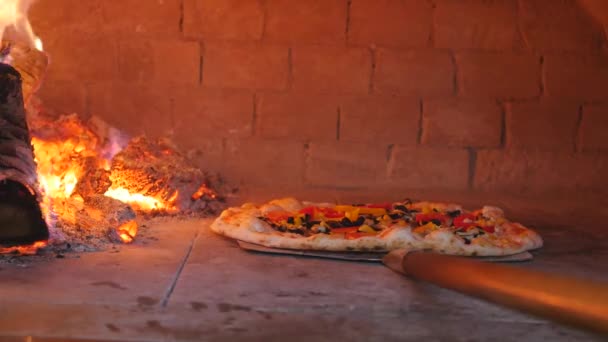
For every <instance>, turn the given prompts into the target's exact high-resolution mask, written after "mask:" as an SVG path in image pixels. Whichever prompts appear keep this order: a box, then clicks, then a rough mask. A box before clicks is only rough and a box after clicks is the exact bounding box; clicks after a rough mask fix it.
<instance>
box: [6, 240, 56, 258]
mask: <svg viewBox="0 0 608 342" xmlns="http://www.w3.org/2000/svg"><path fill="white" fill-rule="evenodd" d="M46 245H47V243H46V241H37V242H34V243H33V244H31V245H22V246H12V247H2V248H0V254H18V255H35V254H36V253H38V250H39V249H41V248H44V247H46Z"/></svg>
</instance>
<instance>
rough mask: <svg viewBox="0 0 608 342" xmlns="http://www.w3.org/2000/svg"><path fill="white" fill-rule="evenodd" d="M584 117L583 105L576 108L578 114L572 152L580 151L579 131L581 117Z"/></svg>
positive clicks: (580, 128) (581, 122)
mask: <svg viewBox="0 0 608 342" xmlns="http://www.w3.org/2000/svg"><path fill="white" fill-rule="evenodd" d="M584 115H585V105H584V104H582V105H580V106H579V107H578V113H577V117H576V131H575V132H574V152H581V151H582V142H581V139H582V137H581V130H582V126H583V116H584Z"/></svg>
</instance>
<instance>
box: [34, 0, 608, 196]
mask: <svg viewBox="0 0 608 342" xmlns="http://www.w3.org/2000/svg"><path fill="white" fill-rule="evenodd" d="M30 16H31V18H32V21H33V26H34V28H35V30H36V31H37V33H38V34H39V35H40V36H41V37H42V38H43V41H44V42H45V46H46V49H47V51H48V52H49V53H50V55H51V57H52V66H51V69H50V71H49V74H48V77H47V80H46V82H45V84H44V87H43V89H42V90H41V96H42V97H43V99H44V101H45V103H46V105H47V106H48V107H49V108H51V109H54V110H56V111H58V112H78V113H81V114H82V115H83V116H89V115H99V116H101V117H103V118H104V119H106V120H107V121H109V122H110V123H111V124H114V125H117V126H119V127H121V128H123V129H125V130H127V131H128V132H130V133H132V134H141V133H145V134H148V135H151V136H163V135H169V136H172V137H173V138H174V139H175V141H176V142H178V143H179V144H180V145H181V146H182V147H183V148H184V149H187V150H189V151H190V154H191V156H193V157H194V158H195V159H196V160H197V162H199V163H200V164H201V166H202V167H204V168H206V169H210V170H217V171H221V172H222V173H223V174H224V175H226V176H227V177H228V178H229V179H231V180H233V181H235V182H237V181H238V182H242V183H244V184H254V185H274V186H276V185H279V186H313V187H317V186H318V187H340V188H399V189H446V190H454V191H468V190H473V191H482V192H483V191H505V190H506V191H508V192H511V193H517V194H531V195H534V194H558V193H565V192H572V191H576V192H577V193H581V194H586V193H589V194H600V195H602V194H608V177H606V175H608V139H606V132H608V58H607V49H606V46H607V44H606V36H605V32H604V29H603V27H602V26H601V24H600V23H599V22H596V19H593V18H594V17H598V16H591V15H589V14H588V12H586V11H585V9H584V8H583V7H581V6H580V5H579V3H578V2H576V1H574V0H571V1H568V0H525V1H524V0H522V1H517V0H428V1H427V0H349V1H347V0H298V1H296V0H121V1H118V0H86V1H83V0H39V1H38V3H37V4H36V5H35V6H34V7H33V8H32V10H31V13H30ZM599 17H605V16H599Z"/></svg>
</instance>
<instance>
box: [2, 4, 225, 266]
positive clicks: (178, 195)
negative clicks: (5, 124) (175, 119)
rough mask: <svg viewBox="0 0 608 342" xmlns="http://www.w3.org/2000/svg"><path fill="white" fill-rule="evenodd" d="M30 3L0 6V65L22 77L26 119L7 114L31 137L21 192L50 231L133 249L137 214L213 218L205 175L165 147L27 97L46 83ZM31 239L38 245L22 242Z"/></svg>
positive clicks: (27, 248)
mask: <svg viewBox="0 0 608 342" xmlns="http://www.w3.org/2000/svg"><path fill="white" fill-rule="evenodd" d="M30 3H31V1H30V0H1V1H0V34H1V35H2V40H1V41H0V43H1V44H0V63H7V64H10V65H11V66H12V67H13V68H14V69H16V71H18V72H19V74H20V75H21V79H22V82H21V85H22V87H21V88H22V93H23V99H24V101H23V102H24V104H25V105H26V110H27V118H26V119H27V126H28V127H25V126H26V124H25V119H23V117H24V116H25V115H24V114H19V113H22V112H23V105H24V104H20V105H19V106H18V108H17V109H14V110H13V109H12V108H11V110H13V111H16V112H17V115H21V116H19V117H20V118H21V119H22V121H23V124H22V125H21V126H23V127H21V126H20V127H21V128H23V131H24V132H28V128H29V132H28V133H29V135H27V134H21V135H19V137H23V138H24V139H22V140H25V141H24V142H25V146H26V147H28V149H29V150H30V151H29V159H30V164H31V166H32V167H31V172H30V174H31V177H29V178H28V179H31V181H30V182H29V183H27V184H24V186H25V187H26V188H28V189H31V190H32V191H31V192H32V196H34V195H41V196H37V197H36V199H38V200H40V201H41V203H40V204H41V207H42V212H43V214H44V216H45V218H46V222H47V225H48V226H50V227H51V230H52V229H53V228H58V229H60V230H61V233H62V235H63V236H67V237H68V238H75V239H76V238H79V237H80V236H86V239H89V240H90V239H91V238H97V239H104V240H106V241H112V242H119V243H131V242H133V241H134V240H135V237H136V235H137V233H138V223H137V221H136V219H137V214H146V215H149V214H153V215H168V214H172V215H173V214H180V213H188V214H192V213H197V212H198V213H215V212H216V211H217V210H219V209H221V205H218V204H214V203H217V202H218V200H221V196H218V194H217V193H216V191H215V190H213V187H212V185H211V183H213V180H212V179H211V177H209V176H208V175H206V174H205V173H203V172H202V171H201V170H200V169H199V168H197V167H196V166H194V165H192V164H191V163H190V162H189V161H188V160H187V158H185V156H183V155H182V154H181V153H180V152H179V151H178V149H177V148H176V147H175V146H173V145H172V144H171V143H170V142H169V141H166V140H162V139H161V140H158V141H153V140H149V139H147V138H146V137H136V138H133V139H131V138H130V137H128V136H127V135H126V134H124V133H122V132H121V131H120V130H118V129H116V128H114V127H111V126H110V125H108V124H106V123H105V122H103V121H102V120H100V119H98V118H96V117H92V118H91V119H89V120H86V121H83V120H82V119H81V118H80V117H79V116H78V115H76V114H70V115H61V116H53V115H49V114H48V113H46V112H45V111H44V109H43V108H42V107H41V105H40V104H39V103H37V99H36V98H35V96H32V95H33V94H34V93H35V91H36V90H37V89H38V87H39V85H40V82H41V80H42V78H43V77H44V74H45V72H46V67H47V64H48V59H47V56H46V54H45V53H44V52H43V51H42V41H40V39H38V37H36V36H35V34H34V32H33V31H32V28H31V26H30V24H29V21H28V20H27V16H26V13H27V9H28V7H29V5H30ZM9 69H10V67H7V70H9ZM14 69H12V70H14ZM14 73H15V74H17V73H16V72H14ZM15 84H19V83H15ZM14 88H15V89H18V88H19V87H18V86H16V87H14ZM15 93H17V92H15ZM6 115H14V114H12V113H8V114H6ZM3 129H4V128H3ZM25 138H27V139H25ZM14 140H15V139H14ZM30 141H31V145H32V147H33V157H32V153H31V152H32V151H31V149H30V148H29V146H28V145H29V144H28V143H29V142H30ZM22 143H23V142H22ZM6 150H7V151H10V149H6ZM32 159H33V160H32ZM34 162H35V163H36V165H34ZM9 166H10V165H9ZM5 173H6V172H5ZM36 174H37V175H36ZM9 175H10V174H9ZM36 176H37V177H36ZM36 178H37V180H36ZM0 180H2V178H0ZM9 180H10V178H9ZM214 180H215V181H218V180H219V179H218V178H214ZM30 183H31V184H30ZM200 184H203V186H199V185H200ZM215 185H217V182H216V184H215ZM33 201H34V202H35V201H36V200H33ZM38 212H40V210H38ZM32 241H36V240H29V241H27V242H28V243H29V242H32ZM1 242H2V241H0V243H1ZM23 243H26V241H23ZM44 246H46V242H43V241H41V242H36V243H34V244H31V245H24V246H19V247H11V248H4V249H0V254H2V253H19V254H33V253H35V252H36V250H37V249H38V248H42V247H44Z"/></svg>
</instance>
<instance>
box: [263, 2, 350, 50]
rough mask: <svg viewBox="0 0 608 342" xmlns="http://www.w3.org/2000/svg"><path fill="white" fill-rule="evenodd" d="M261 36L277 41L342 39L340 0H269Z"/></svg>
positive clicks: (343, 20)
mask: <svg viewBox="0 0 608 342" xmlns="http://www.w3.org/2000/svg"><path fill="white" fill-rule="evenodd" d="M266 6H267V12H266V30H265V33H264V39H267V40H270V41H277V42H288V43H293V42H298V43H303V42H307V43H322V44H323V43H335V42H339V41H344V40H345V34H346V10H347V6H346V3H345V2H344V1H342V0H302V1H291V0H269V1H267V2H266Z"/></svg>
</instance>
